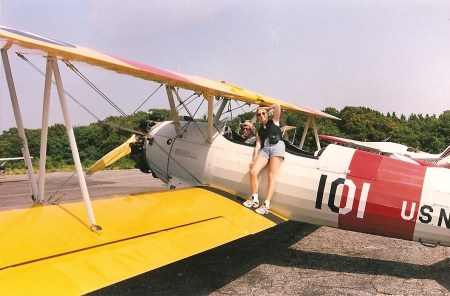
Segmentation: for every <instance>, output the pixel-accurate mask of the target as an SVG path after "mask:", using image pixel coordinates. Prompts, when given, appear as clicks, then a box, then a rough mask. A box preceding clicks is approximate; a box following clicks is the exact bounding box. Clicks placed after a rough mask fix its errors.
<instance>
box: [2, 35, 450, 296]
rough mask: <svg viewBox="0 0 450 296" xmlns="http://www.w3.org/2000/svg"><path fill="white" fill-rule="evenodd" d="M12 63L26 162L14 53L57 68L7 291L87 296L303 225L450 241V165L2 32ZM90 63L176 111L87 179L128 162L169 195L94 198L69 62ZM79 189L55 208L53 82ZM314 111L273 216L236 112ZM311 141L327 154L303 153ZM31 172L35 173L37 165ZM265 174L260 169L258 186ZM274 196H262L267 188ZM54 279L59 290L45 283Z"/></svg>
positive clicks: (198, 82) (7, 258) (212, 90)
mask: <svg viewBox="0 0 450 296" xmlns="http://www.w3.org/2000/svg"><path fill="white" fill-rule="evenodd" d="M0 42H1V43H0V44H1V55H2V62H3V67H4V70H5V74H6V75H5V76H6V80H7V84H8V88H9V91H10V96H11V102H12V105H13V110H14V114H15V116H16V122H17V127H18V130H19V136H20V137H21V140H22V143H23V145H24V147H23V148H24V149H23V150H24V158H25V159H28V158H29V153H28V152H27V151H28V148H27V141H26V138H25V133H24V131H23V123H22V120H21V116H20V108H19V104H18V100H17V95H16V91H15V87H14V79H13V74H12V73H13V71H12V69H11V64H10V62H9V58H10V54H13V53H17V54H18V55H22V56H25V55H28V54H32V55H33V56H35V57H36V56H41V57H42V59H43V61H46V70H45V75H44V76H45V79H44V93H43V112H42V127H41V130H42V132H41V135H42V136H41V154H40V157H39V175H38V180H35V177H34V174H33V172H32V171H30V172H29V179H30V183H31V184H32V186H31V190H32V193H31V194H32V196H33V200H34V202H33V203H32V204H31V206H30V207H29V208H25V209H14V210H3V211H0V236H1V237H2V238H3V240H2V244H0V294H2V295H9V294H30V293H34V294H44V293H45V294H61V292H64V294H83V293H87V292H90V291H93V290H96V289H99V288H101V287H105V286H108V285H112V284H114V283H117V282H119V281H122V280H124V279H127V278H130V277H133V276H136V275H138V274H140V273H143V272H146V271H149V270H152V269H156V268H158V267H160V266H163V265H166V264H169V263H171V262H174V261H177V260H181V259H183V258H186V257H188V256H192V255H194V254H197V253H200V252H202V251H205V250H208V249H211V248H215V247H217V246H219V245H222V244H225V243H227V242H230V241H232V240H236V239H238V238H241V237H243V236H247V235H251V234H254V233H257V232H260V231H263V230H265V229H267V228H270V227H273V226H275V225H277V224H278V223H282V222H283V221H286V220H289V219H291V220H296V221H302V222H307V223H312V224H317V225H325V226H331V227H336V228H340V229H345V230H351V231H357V232H363V233H369V234H375V235H381V236H387V237H394V238H400V239H404V240H414V241H419V242H421V243H423V244H427V245H443V246H450V187H449V185H448V184H450V170H448V169H443V168H439V167H425V166H417V165H413V164H411V163H407V162H404V161H400V160H397V159H393V158H389V157H386V156H383V155H379V154H374V153H370V152H366V151H361V150H357V149H353V148H349V147H343V146H340V145H334V144H330V145H328V146H327V147H325V148H322V147H321V146H320V142H319V137H318V129H317V126H316V120H315V119H316V118H317V117H324V118H330V119H336V118H335V117H333V116H331V115H329V114H327V113H324V112H321V111H317V110H313V109H309V108H304V107H300V106H297V105H293V104H289V103H286V102H284V101H281V100H278V99H274V98H271V97H267V96H264V95H261V94H258V93H256V92H253V91H249V90H246V89H244V88H241V87H239V86H236V85H233V84H230V83H227V82H224V81H212V80H208V79H205V78H201V77H197V76H191V75H186V74H181V73H176V72H172V71H168V70H164V69H160V68H157V67H154V66H149V65H145V64H142V63H138V62H133V61H130V60H126V59H123V58H119V57H115V56H111V55H107V54H103V53H100V52H97V51H94V50H90V49H87V48H83V47H80V46H76V45H73V44H69V43H65V42H60V41H57V40H53V39H49V38H45V37H42V36H38V35H35V34H32V33H28V32H24V31H19V30H15V29H11V28H7V27H0ZM62 62H64V63H66V64H67V63H70V64H71V63H84V64H88V65H91V66H95V67H100V68H103V69H106V70H110V71H115V72H117V73H119V74H123V75H129V76H133V77H136V78H140V79H143V80H145V81H148V82H149V83H158V84H161V85H163V86H164V88H165V91H166V95H167V99H168V104H169V107H170V112H171V116H170V118H166V120H164V121H157V120H153V121H149V122H147V124H145V125H144V126H143V127H142V128H141V129H140V130H136V131H135V132H134V135H133V137H132V138H130V140H129V142H128V143H126V144H124V145H122V146H121V147H119V148H118V149H117V150H115V151H113V152H111V153H110V154H108V155H107V156H105V157H104V158H102V159H101V160H100V161H99V162H98V163H97V164H96V165H95V166H94V167H92V168H90V169H89V173H94V172H95V171H96V170H98V169H101V168H102V167H104V166H105V165H107V164H108V163H110V162H111V161H113V160H114V159H116V158H117V157H120V156H122V155H126V154H127V153H130V152H131V155H132V157H133V158H134V159H136V163H137V165H138V167H139V168H140V169H141V171H143V172H145V173H149V177H150V174H151V175H152V176H153V177H156V178H159V179H161V180H162V181H163V182H165V183H166V184H167V188H168V189H171V190H167V191H161V192H156V193H141V194H134V195H130V196H115V197H111V198H106V199H101V200H94V201H91V199H90V197H89V192H88V188H87V186H86V179H85V172H84V171H83V168H82V166H81V162H80V157H79V154H78V149H77V145H76V139H75V137H74V134H73V130H72V125H71V120H70V114H69V113H70V112H69V110H68V107H67V103H66V93H65V90H64V87H63V77H62V75H61V72H60V70H59V66H60V64H62ZM53 79H54V84H55V85H56V89H57V93H58V96H59V100H60V103H61V109H62V113H63V117H64V123H65V126H66V129H67V134H68V137H69V142H70V147H71V150H72V154H73V160H74V163H75V168H76V172H77V176H78V181H79V185H80V188H81V192H82V199H83V201H82V202H74V203H61V204H56V205H55V204H51V205H49V204H45V203H44V202H43V201H44V192H45V190H44V188H45V162H46V145H47V138H46V136H47V129H48V116H49V112H48V106H49V99H50V91H51V87H52V80H53ZM180 89H183V90H186V91H188V92H191V93H193V94H194V95H195V96H198V97H199V98H200V99H201V100H202V102H205V103H206V105H207V106H206V110H207V111H206V116H205V120H204V121H203V120H195V119H194V117H193V116H186V117H185V118H184V119H183V120H181V119H180V116H179V108H180V107H186V105H187V104H186V101H185V100H183V99H181V98H180V91H179V90H180ZM233 102H235V103H236V102H237V103H242V104H250V105H262V106H268V105H271V104H275V103H276V104H279V105H280V106H281V107H282V109H283V110H291V111H294V112H300V113H303V114H305V115H306V118H307V120H306V122H305V124H304V130H303V133H302V134H301V138H300V141H299V142H300V144H299V146H294V145H293V143H291V141H286V151H287V153H286V156H285V160H284V162H283V164H282V167H281V169H280V172H279V175H278V178H277V185H276V189H275V193H274V197H273V200H272V203H271V210H270V213H269V214H267V215H259V214H257V213H255V211H253V210H252V209H248V208H246V207H244V206H242V202H243V201H244V200H245V199H247V198H248V197H249V191H250V189H249V181H248V180H249V175H248V164H249V162H250V159H251V155H252V152H253V149H254V148H253V147H252V146H251V145H247V144H246V143H245V142H242V141H241V140H240V139H239V136H238V135H237V134H236V132H235V130H234V129H233V128H232V126H233V124H232V123H233V119H232V118H229V116H228V114H229V113H227V110H231V108H230V107H229V106H230V104H231V103H233ZM309 132H311V133H312V134H313V137H312V138H313V139H314V141H315V146H316V148H317V149H316V150H315V151H312V152H309V151H305V150H304V149H303V147H304V143H305V140H306V137H307V134H308V133H309ZM31 170H32V168H31ZM266 182H267V172H266V171H264V172H263V173H262V177H261V180H260V183H261V186H260V188H261V189H264V188H265V187H266V185H267V184H266ZM260 197H261V198H264V192H263V191H262V192H260ZM43 274H45V276H46V278H51V282H47V281H45V280H43V279H42V277H41V276H40V275H43Z"/></svg>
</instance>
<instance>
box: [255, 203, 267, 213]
mask: <svg viewBox="0 0 450 296" xmlns="http://www.w3.org/2000/svg"><path fill="white" fill-rule="evenodd" d="M269 210H270V207H269V206H267V205H266V204H263V205H262V206H260V207H259V208H257V209H256V210H255V212H257V213H258V214H261V215H265V214H268V213H269Z"/></svg>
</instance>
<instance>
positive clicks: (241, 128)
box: [241, 127, 250, 131]
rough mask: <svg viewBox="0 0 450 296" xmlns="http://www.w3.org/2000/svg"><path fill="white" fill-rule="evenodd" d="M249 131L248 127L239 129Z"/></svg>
mask: <svg viewBox="0 0 450 296" xmlns="http://www.w3.org/2000/svg"><path fill="white" fill-rule="evenodd" d="M249 130H250V128H248V127H243V128H241V131H249Z"/></svg>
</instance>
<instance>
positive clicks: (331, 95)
mask: <svg viewBox="0 0 450 296" xmlns="http://www.w3.org/2000/svg"><path fill="white" fill-rule="evenodd" d="M0 24H1V25H3V26H7V27H11V28H15V29H19V30H23V31H28V32H32V33H35V34H37V35H41V36H45V37H49V38H52V39H56V40H59V41H65V42H68V43H71V44H76V45H79V46H83V47H87V48H91V49H94V50H98V51H101V52H105V53H109V54H114V55H117V56H120V57H123V58H127V59H130V60H134V61H138V62H142V63H145V64H149V65H153V66H157V67H160V68H164V69H168V70H172V71H177V72H181V73H184V74H191V75H197V76H202V77H205V78H208V79H212V80H224V81H227V82H229V83H232V84H235V85H239V86H242V87H244V88H246V89H250V90H253V91H256V92H258V93H261V94H263V95H266V96H270V97H274V98H278V99H281V100H283V101H286V102H289V103H293V104H296V105H299V106H304V107H309V108H314V109H317V110H323V109H325V108H326V107H334V108H336V109H338V110H341V109H342V108H343V107H345V106H363V107H368V108H371V109H373V110H377V111H380V112H382V113H384V114H386V113H387V112H390V113H392V112H395V113H396V114H397V115H401V114H404V115H406V116H409V115H410V114H412V113H414V114H430V115H432V114H436V115H437V116H439V115H440V114H442V113H443V112H444V111H445V110H450V83H449V78H450V1H447V0H427V1H425V0H424V1H418V0H405V1H402V0H398V1H391V0H372V1H370V0H341V1H338V0H333V1H332V0H310V1H305V0H292V1H291V0H284V1H279V0H274V1H269V0H246V1H242V0H228V1H227V0H195V1H194V0H184V1H182V0H179V1H175V0H165V1H151V0H133V1H125V0H117V1H115V0H96V1H61V0H36V1H33V0H0ZM9 57H10V60H11V66H12V69H13V75H14V79H15V84H16V89H17V94H18V99H19V103H20V107H21V113H22V117H23V120H24V124H25V127H26V128H39V127H40V124H41V112H42V111H41V110H42V98H43V85H44V78H43V77H42V76H41V75H40V74H38V73H37V72H36V71H35V70H33V69H32V68H31V67H30V66H29V65H28V64H26V63H24V62H23V61H22V60H20V59H19V58H17V57H16V56H15V55H13V54H11V53H10V54H9ZM30 60H33V63H34V64H35V65H36V66H37V67H39V68H40V69H41V70H42V71H44V70H45V61H44V59H42V58H39V57H30ZM64 67H65V66H64V65H61V64H60V68H64ZM77 67H78V65H77ZM79 69H80V71H82V72H83V74H85V75H86V76H87V77H88V78H89V79H90V80H91V81H92V82H93V83H94V84H96V85H97V86H98V87H99V88H100V89H101V90H102V91H104V92H105V93H106V94H107V96H108V97H109V98H111V99H112V100H114V102H115V103H116V104H117V105H118V106H120V107H121V108H122V109H123V110H124V111H125V112H126V113H127V114H130V113H132V112H134V111H135V109H136V108H137V107H138V106H139V105H140V104H141V103H142V102H143V101H144V100H145V99H146V98H147V97H148V96H149V95H150V94H151V93H152V92H153V91H154V90H155V85H149V83H148V82H145V81H141V80H139V79H135V78H128V77H125V76H123V75H118V74H115V73H108V72H107V71H105V70H99V69H96V68H93V67H89V66H83V65H80V66H79ZM61 71H62V75H63V82H64V86H65V88H66V90H67V91H68V92H69V93H70V94H72V95H73V96H74V97H75V98H76V99H77V100H79V101H80V102H82V104H83V105H85V106H86V107H87V108H89V109H90V110H91V111H92V112H93V113H94V114H96V116H97V118H100V119H104V118H105V117H107V116H111V115H119V114H118V113H117V112H116V111H115V110H114V109H113V108H111V107H110V106H109V105H107V104H106V103H105V102H104V101H103V100H101V99H100V98H99V97H98V95H96V94H95V93H94V92H92V91H91V90H89V88H88V87H87V86H85V85H84V84H83V83H82V82H81V81H80V79H79V78H78V77H76V76H75V75H74V74H73V73H71V72H70V71H68V70H65V69H64V70H61ZM4 76H5V75H4V70H3V66H0V95H1V96H0V131H3V130H6V129H8V128H10V127H12V126H15V121H14V116H13V112H12V108H11V102H10V97H9V92H8V90H7V87H6V81H5V77H4ZM53 92H54V93H56V91H53ZM166 102H167V99H165V94H164V92H158V93H157V95H155V96H154V97H152V98H151V99H150V100H149V101H148V102H147V103H146V104H145V105H144V106H143V109H142V110H148V109H149V108H168V104H167V103H166ZM69 109H70V110H71V114H72V118H71V119H72V123H73V124H74V125H80V124H87V123H90V122H95V121H96V120H97V119H96V118H94V117H92V116H91V115H90V114H88V113H87V112H86V111H84V110H83V109H82V108H80V107H79V106H77V105H76V104H74V103H73V102H69ZM51 111H52V115H51V117H50V123H51V124H54V123H62V122H63V119H62V116H61V115H60V113H61V112H60V107H59V105H58V98H57V97H55V98H53V96H52V105H51Z"/></svg>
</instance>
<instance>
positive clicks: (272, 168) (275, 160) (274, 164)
mask: <svg viewBox="0 0 450 296" xmlns="http://www.w3.org/2000/svg"><path fill="white" fill-rule="evenodd" d="M282 163H283V158H282V157H280V156H274V157H272V158H271V159H270V161H269V179H268V184H267V197H266V201H269V202H270V200H271V199H272V195H273V191H274V190H275V180H276V178H277V175H278V171H279V170H280V167H281V164H282Z"/></svg>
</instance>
